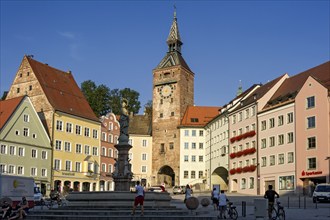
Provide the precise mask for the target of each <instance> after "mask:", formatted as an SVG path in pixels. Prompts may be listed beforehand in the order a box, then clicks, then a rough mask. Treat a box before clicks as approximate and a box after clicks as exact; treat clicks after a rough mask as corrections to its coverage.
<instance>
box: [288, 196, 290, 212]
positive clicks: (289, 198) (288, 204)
mask: <svg viewBox="0 0 330 220" xmlns="http://www.w3.org/2000/svg"><path fill="white" fill-rule="evenodd" d="M289 208H290V196H288V209H289Z"/></svg>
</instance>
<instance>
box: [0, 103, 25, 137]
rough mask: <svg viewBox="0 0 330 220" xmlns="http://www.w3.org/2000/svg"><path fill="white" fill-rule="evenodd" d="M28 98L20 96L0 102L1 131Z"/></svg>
mask: <svg viewBox="0 0 330 220" xmlns="http://www.w3.org/2000/svg"><path fill="white" fill-rule="evenodd" d="M25 97H26V96H20V97H17V98H13V99H7V100H2V101H0V130H1V129H2V128H3V126H4V125H5V124H6V122H7V121H8V120H9V118H10V116H11V115H12V114H13V113H14V112H15V110H16V108H17V106H18V105H19V104H20V103H21V101H22V100H23V99H24V98H25Z"/></svg>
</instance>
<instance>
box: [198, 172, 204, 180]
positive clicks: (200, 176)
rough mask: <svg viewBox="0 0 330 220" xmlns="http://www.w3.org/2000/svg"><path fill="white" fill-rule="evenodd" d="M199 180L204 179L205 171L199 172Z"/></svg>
mask: <svg viewBox="0 0 330 220" xmlns="http://www.w3.org/2000/svg"><path fill="white" fill-rule="evenodd" d="M198 178H199V179H202V178H203V171H198Z"/></svg>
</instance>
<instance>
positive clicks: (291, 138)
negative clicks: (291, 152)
mask: <svg viewBox="0 0 330 220" xmlns="http://www.w3.org/2000/svg"><path fill="white" fill-rule="evenodd" d="M288 143H293V132H289V133H288Z"/></svg>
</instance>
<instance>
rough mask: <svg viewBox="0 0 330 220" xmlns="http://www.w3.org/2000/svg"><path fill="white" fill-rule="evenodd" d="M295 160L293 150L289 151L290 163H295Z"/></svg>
mask: <svg viewBox="0 0 330 220" xmlns="http://www.w3.org/2000/svg"><path fill="white" fill-rule="evenodd" d="M293 162H294V158H293V152H289V153H288V163H293Z"/></svg>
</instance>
